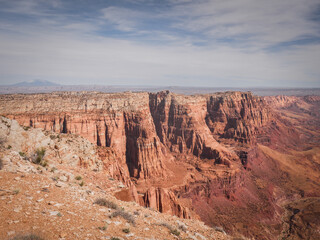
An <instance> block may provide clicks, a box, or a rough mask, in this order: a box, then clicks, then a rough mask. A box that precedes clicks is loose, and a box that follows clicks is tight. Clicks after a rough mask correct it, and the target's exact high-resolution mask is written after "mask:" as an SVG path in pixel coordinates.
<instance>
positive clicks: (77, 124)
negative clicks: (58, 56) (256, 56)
mask: <svg viewBox="0 0 320 240" xmlns="http://www.w3.org/2000/svg"><path fill="white" fill-rule="evenodd" d="M0 114H1V115H2V116H3V117H2V119H1V122H0V137H1V156H0V157H1V160H2V163H3V166H2V169H1V170H0V183H1V185H0V186H1V187H0V195H1V196H0V201H1V204H0V208H1V213H2V214H1V219H0V220H1V222H2V224H1V226H0V237H1V239H12V238H13V237H14V236H16V235H20V234H25V233H35V234H39V235H40V236H41V237H43V238H44V239H116V238H119V239H320V228H319V226H320V217H319V216H320V184H319V182H320V97H319V96H300V97H297V96H272V97H259V96H254V95H252V94H251V93H250V92H222V93H214V94H203V95H201V94H199V95H188V96H187V95H181V94H175V93H171V92H169V91H162V92H158V93H147V92H136V93H132V92H125V93H112V94H108V93H100V92H60V93H58V92H56V93H46V94H13V95H0ZM97 199H104V201H102V200H100V205H107V206H100V205H99V204H96V203H95V202H96V200H97ZM101 201H102V202H104V203H103V204H101Z"/></svg>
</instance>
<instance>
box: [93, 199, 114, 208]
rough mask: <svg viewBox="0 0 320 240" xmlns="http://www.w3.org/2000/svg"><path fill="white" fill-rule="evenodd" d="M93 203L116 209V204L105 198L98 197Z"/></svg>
mask: <svg viewBox="0 0 320 240" xmlns="http://www.w3.org/2000/svg"><path fill="white" fill-rule="evenodd" d="M94 204H97V205H99V206H103V207H108V208H112V209H118V205H117V204H115V203H114V202H112V201H109V200H107V199H105V198H98V199H96V200H95V201H94Z"/></svg>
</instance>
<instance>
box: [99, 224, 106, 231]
mask: <svg viewBox="0 0 320 240" xmlns="http://www.w3.org/2000/svg"><path fill="white" fill-rule="evenodd" d="M107 228H108V226H107V225H105V226H103V227H98V229H99V230H101V231H105V230H107Z"/></svg>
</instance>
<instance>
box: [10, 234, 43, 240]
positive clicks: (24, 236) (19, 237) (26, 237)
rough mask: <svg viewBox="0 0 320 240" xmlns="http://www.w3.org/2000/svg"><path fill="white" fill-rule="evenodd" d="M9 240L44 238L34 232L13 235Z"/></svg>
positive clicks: (39, 239) (38, 239) (36, 239)
mask: <svg viewBox="0 0 320 240" xmlns="http://www.w3.org/2000/svg"><path fill="white" fill-rule="evenodd" d="M11 240H44V239H43V238H42V237H39V236H38V235H35V234H28V235H19V236H15V237H14V238H11Z"/></svg>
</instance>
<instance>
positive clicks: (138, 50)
mask: <svg viewBox="0 0 320 240" xmlns="http://www.w3.org/2000/svg"><path fill="white" fill-rule="evenodd" d="M135 1H137V0H135ZM32 2H35V1H32ZM308 3H309V1H308ZM30 4H31V3H29V5H28V6H29V7H25V10H26V11H27V12H28V11H31V10H30V6H31V5H30ZM137 4H138V3H137ZM37 6H38V8H39V6H40V5H37ZM289 6H292V8H290V9H289V10H288V9H287V8H288V7H289ZM312 6H313V2H312V1H311V2H310V4H305V5H304V4H302V2H301V1H298V0H292V1H291V0H290V1H289V0H283V1H274V0H272V1H267V2H266V1H259V2H258V1H254V2H253V1H251V0H243V1H236V0H226V1H208V0H204V1H199V2H198V3H197V4H195V3H194V1H186V2H184V1H183V2H182V1H181V0H172V5H171V8H169V9H167V11H166V12H157V13H154V14H153V13H152V12H145V11H144V12H141V11H136V10H132V9H126V8H124V7H122V8H121V7H108V8H104V9H102V10H100V11H99V13H100V14H101V15H97V16H92V17H91V18H90V20H87V19H86V20H78V21H76V20H74V19H70V18H68V16H65V15H63V14H61V13H60V14H58V13H55V14H56V15H55V14H53V15H50V18H48V17H47V16H43V15H41V16H39V17H38V21H37V22H36V23H33V24H30V23H28V22H26V23H24V22H20V23H19V24H16V23H13V22H1V23H0V29H2V30H0V63H1V64H0V79H1V81H4V82H6V83H9V82H8V81H9V80H8V79H14V80H15V81H21V80H30V79H39V78H40V79H47V80H53V81H57V82H59V81H60V82H62V81H64V82H65V83H69V84H79V83H87V84H90V83H94V84H103V83H104V84H131V85H132V84H148V85H189V86H213V87H214V86H217V87H218V86H220V87H222V86H239V87H249V86H251V87H252V86H282V87H284V86H300V87H307V86H310V87H313V86H318V87H320V78H319V77H320V69H319V67H318V63H319V62H320V57H319V54H318V53H319V52H320V44H318V45H316V44H315V45H309V46H303V45H301V46H295V47H292V48H288V49H286V48H284V49H283V50H282V51H278V52H276V51H274V52H268V51H265V49H264V48H266V47H268V46H272V45H276V44H279V43H282V42H283V41H291V40H293V39H296V38H298V37H299V36H301V35H311V34H312V35H318V34H319V32H317V31H315V30H314V28H315V26H314V23H312V22H310V21H308V20H306V15H307V13H309V11H310V8H311V7H312ZM22 9H23V7H21V6H20V7H18V8H16V11H17V12H21V11H22ZM28 9H29V10H28ZM39 12H42V13H43V14H45V13H46V12H47V11H46V9H43V7H42V10H41V11H39ZM30 14H33V13H32V11H31V13H30ZM150 19H151V20H154V19H156V20H157V21H163V20H166V21H167V22H166V23H168V24H169V25H168V26H165V27H163V28H159V29H156V28H155V29H144V28H143V27H142V26H143V23H145V21H148V20H150ZM110 26H113V27H115V28H116V29H118V30H119V31H122V32H124V33H130V34H129V35H130V37H131V36H132V33H134V34H137V35H139V34H140V37H137V38H136V39H135V40H132V38H129V37H127V38H126V36H127V35H124V37H123V38H120V37H117V38H116V37H111V36H109V37H108V30H109V28H110ZM173 29H179V30H180V31H185V32H187V33H188V32H189V33H190V34H187V33H185V35H181V34H179V33H174V32H173ZM99 31H103V32H104V35H103V36H102V35H100V34H98V33H97V32H99ZM129 35H128V36H129ZM142 35H143V37H141V36H142ZM243 36H245V37H243ZM241 37H243V38H244V40H245V41H243V42H241V41H239V42H237V41H234V42H231V43H230V42H221V41H218V40H217V39H216V38H231V39H233V40H234V39H236V40H237V39H238V38H241ZM157 40H158V41H159V42H158V43H149V42H152V41H157ZM201 41H203V43H206V44H203V45H202V46H196V45H195V44H194V43H195V42H201Z"/></svg>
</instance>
